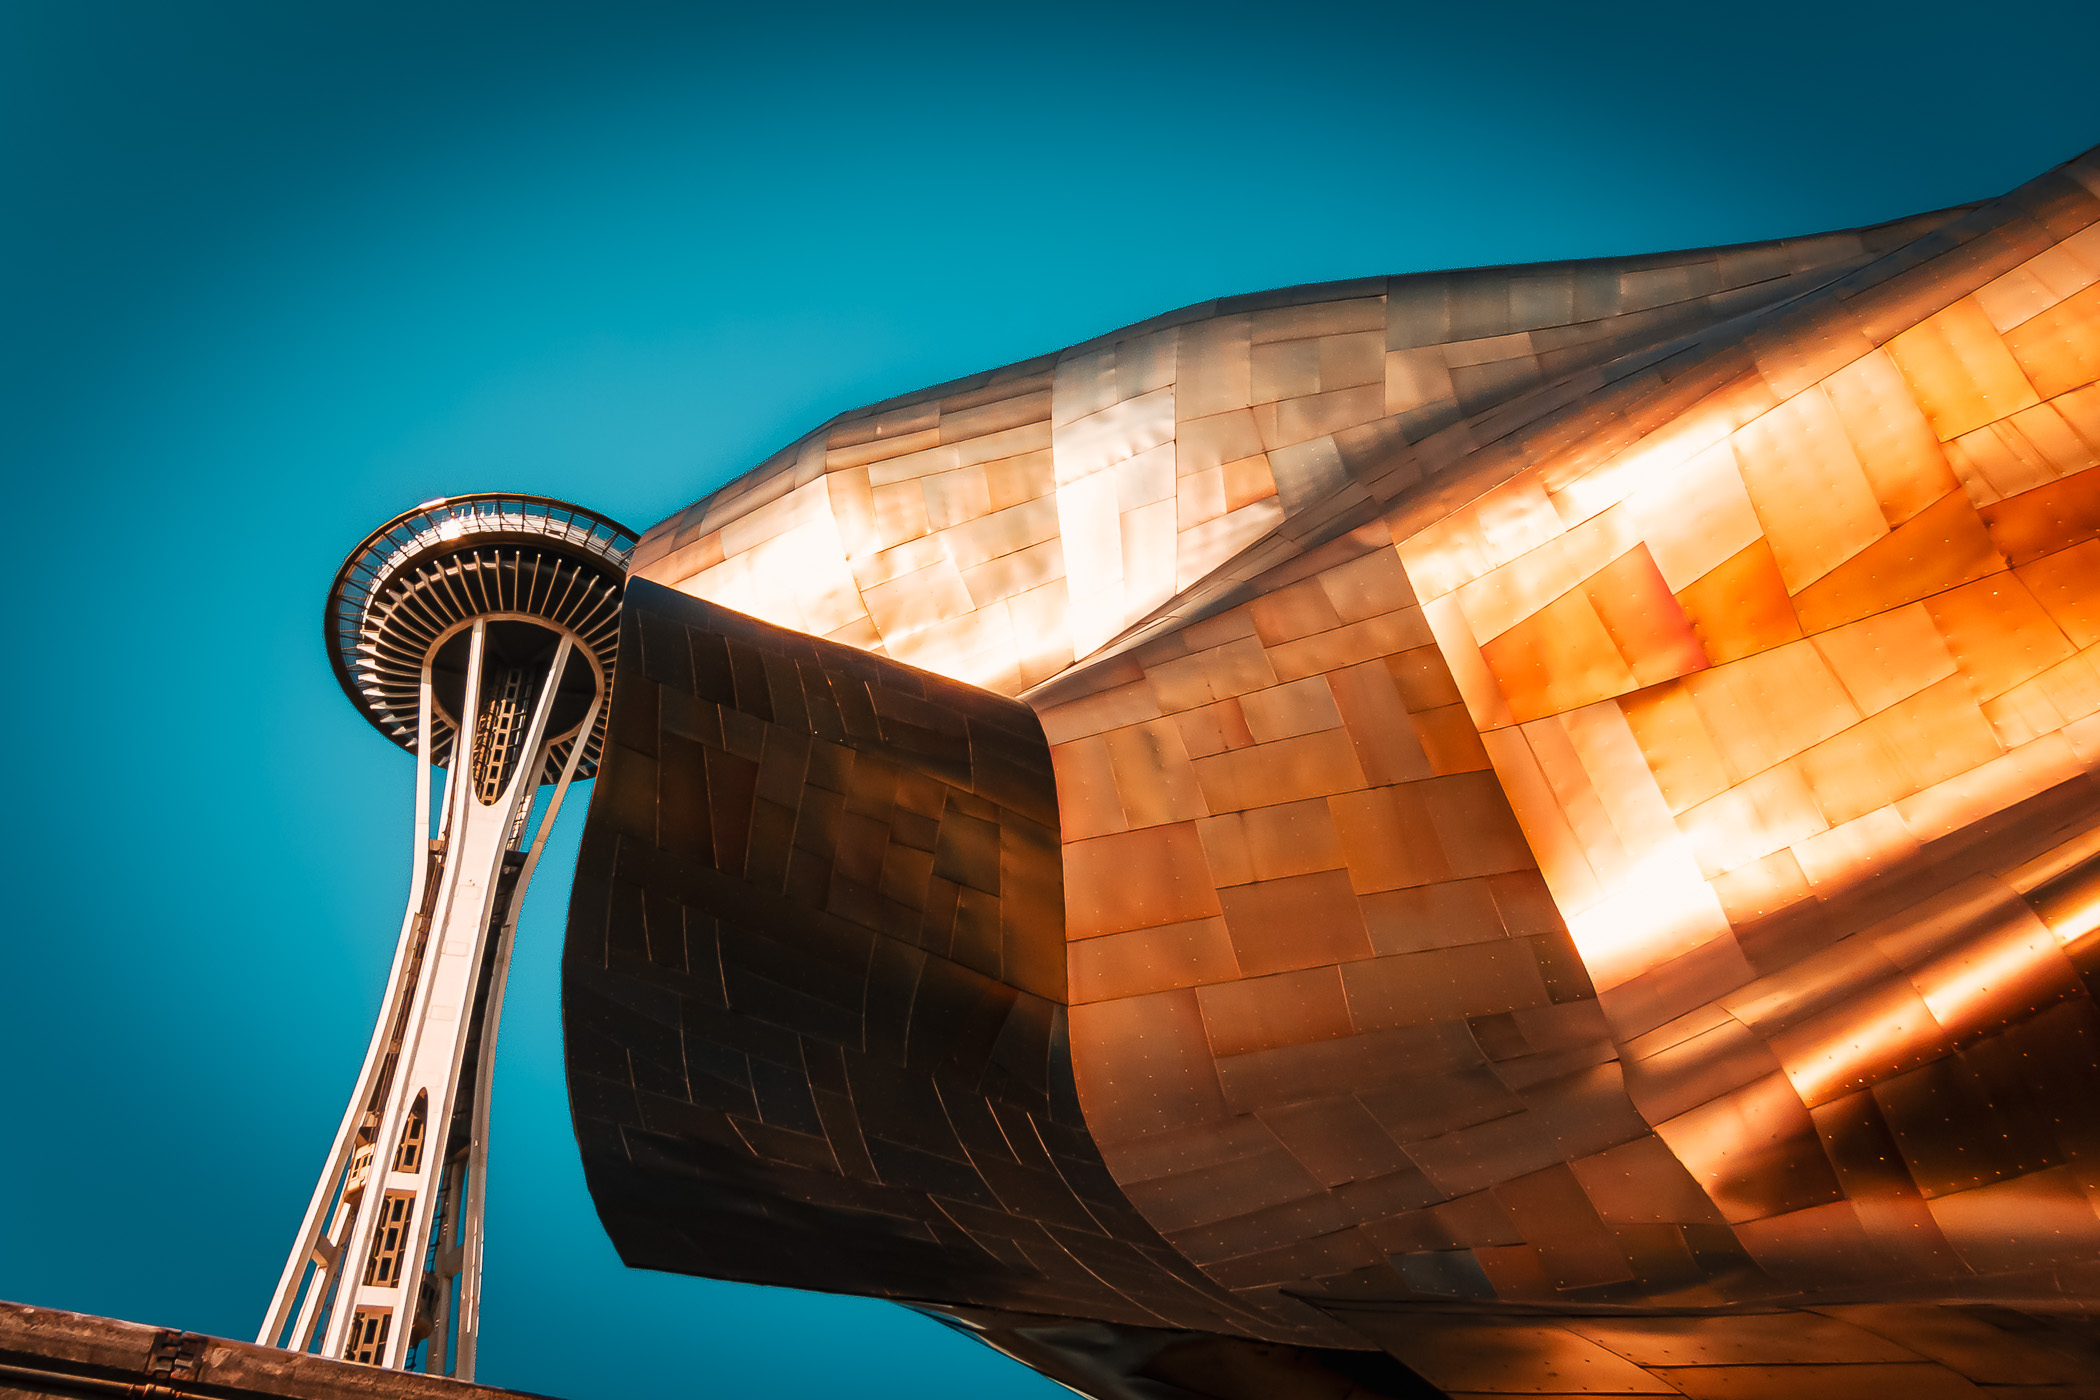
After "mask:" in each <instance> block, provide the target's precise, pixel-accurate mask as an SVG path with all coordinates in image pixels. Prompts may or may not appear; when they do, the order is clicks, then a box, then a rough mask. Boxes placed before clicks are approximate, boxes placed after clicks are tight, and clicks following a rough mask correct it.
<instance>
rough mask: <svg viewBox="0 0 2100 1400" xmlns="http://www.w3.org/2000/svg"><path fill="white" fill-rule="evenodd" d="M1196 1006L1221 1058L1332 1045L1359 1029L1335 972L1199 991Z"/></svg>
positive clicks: (1314, 970) (1261, 979)
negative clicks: (1311, 1044)
mask: <svg viewBox="0 0 2100 1400" xmlns="http://www.w3.org/2000/svg"><path fill="white" fill-rule="evenodd" d="M1196 1002H1197V1005H1199V1006H1200V1007H1201V1008H1202V1009H1203V1025H1204V1030H1205V1032H1206V1033H1207V1034H1208V1035H1209V1037H1210V1047H1211V1052H1212V1053H1213V1054H1215V1055H1219V1056H1225V1055H1241V1054H1245V1053H1246V1052H1248V1051H1250V1050H1266V1049H1273V1048H1274V1047H1276V1046H1280V1045H1300V1044H1304V1043H1306V1042H1308V1041H1315V1040H1333V1039H1336V1038H1338V1037H1341V1036H1345V1035H1348V1034H1350V1033H1351V1032H1352V1031H1354V1030H1355V1029H1356V1028H1355V1026H1353V1025H1352V1024H1351V1023H1350V1019H1349V1006H1348V1002H1347V1001H1346V1000H1345V999H1344V997H1343V995H1342V979H1341V975H1340V972H1339V971H1338V969H1336V968H1334V967H1331V966H1329V967H1315V968H1311V969H1308V970H1305V971H1302V972H1285V973H1277V974H1273V975H1271V976H1267V977H1248V978H1245V979H1243V980H1237V981H1232V982H1223V983H1215V984H1212V985H1210V986H1204V987H1198V988H1197V989H1196Z"/></svg>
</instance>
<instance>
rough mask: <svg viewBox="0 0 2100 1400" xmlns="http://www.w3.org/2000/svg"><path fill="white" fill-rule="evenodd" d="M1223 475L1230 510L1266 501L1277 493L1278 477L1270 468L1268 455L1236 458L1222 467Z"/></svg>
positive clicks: (1226, 504)
mask: <svg viewBox="0 0 2100 1400" xmlns="http://www.w3.org/2000/svg"><path fill="white" fill-rule="evenodd" d="M1221 477H1222V482H1223V487H1224V493H1225V509H1226V510H1228V511H1233V510H1238V509H1239V508H1240V507H1242V506H1251V505H1253V504H1254V503H1255V502H1256V501H1266V500H1268V499H1269V498H1270V497H1271V496H1273V495H1275V494H1276V477H1275V475H1274V474H1273V473H1272V472H1271V471H1270V470H1269V459H1268V457H1267V456H1266V455H1256V456H1253V457H1239V458H1235V459H1234V460H1233V461H1230V462H1227V463H1226V464H1225V465H1224V467H1223V468H1222V469H1221Z"/></svg>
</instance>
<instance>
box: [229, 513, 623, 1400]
mask: <svg viewBox="0 0 2100 1400" xmlns="http://www.w3.org/2000/svg"><path fill="white" fill-rule="evenodd" d="M432 506H439V507H445V509H443V510H439V511H433V510H432V509H431V507H432ZM550 507H554V508H558V512H559V513H558V512H557V510H556V509H553V508H550ZM535 534H537V535H539V536H542V538H538V539H535V538H533V536H534V535H535ZM375 541H376V542H377V544H375ZM632 543H633V541H632V535H631V534H630V533H628V532H625V531H623V530H621V529H619V527H617V526H612V525H611V524H610V522H605V521H603V520H601V519H599V518H598V517H594V516H588V515H587V514H585V513H583V512H581V511H578V510H577V509H576V508H575V507H560V506H559V503H547V502H536V501H535V500H534V498H529V497H528V498H518V497H488V498H464V499H463V500H460V501H454V502H433V503H429V504H428V505H426V506H424V507H419V508H418V510H417V511H416V512H411V513H410V514H409V515H408V516H404V517H402V518H401V519H399V520H397V521H395V522H392V523H391V524H390V525H389V526H388V527H387V528H386V529H385V530H382V531H381V532H379V534H378V535H375V536H374V537H373V539H372V540H368V541H367V542H366V545H365V546H362V547H361V550H362V551H363V552H362V554H355V553H354V554H353V555H352V557H351V562H350V563H348V564H346V565H345V566H344V568H345V575H344V576H347V575H349V574H350V572H351V570H352V568H353V566H355V565H358V564H359V562H360V559H361V558H362V559H363V560H364V561H365V567H366V570H367V575H366V577H365V579H364V581H363V585H362V587H361V588H353V589H351V590H350V591H349V592H350V596H351V599H352V601H353V602H354V603H355V604H356V609H355V612H356V617H355V627H354V629H353V628H351V626H350V624H349V623H347V622H345V623H344V624H343V626H342V627H341V628H339V629H338V630H339V631H343V632H344V633H345V634H346V635H347V634H348V633H349V632H350V631H352V630H354V632H355V640H354V644H352V645H351V646H346V651H349V650H353V649H354V652H355V655H354V656H353V657H352V660H351V661H350V663H349V664H348V665H347V666H345V665H339V667H338V670H339V673H340V674H344V675H346V677H354V678H355V679H356V680H357V681H359V682H360V683H361V684H360V685H359V688H358V689H357V690H354V691H353V692H352V697H353V699H359V700H360V703H361V707H363V708H365V709H366V712H367V714H368V716H369V717H372V718H373V719H374V722H375V723H377V724H380V726H381V728H382V730H384V731H386V732H388V733H389V734H390V735H391V736H392V737H394V738H396V739H397V740H405V739H406V737H407V735H406V734H405V733H404V732H403V731H406V730H407V729H408V725H407V723H406V720H407V718H408V716H409V715H410V714H413V717H414V727H413V735H414V743H413V747H414V752H415V754H416V757H417V769H416V808H415V815H414V821H413V823H412V827H413V832H414V842H415V845H414V852H413V855H414V859H413V863H412V865H411V869H410V882H409V901H408V911H407V914H406V916H405V917H404V919H403V922H402V927H401V933H400V937H399V939H398V941H397V945H396V949H395V954H394V960H393V966H392V969H391V971H390V972H389V975H388V979H387V988H386V994H385V997H384V999H383V1000H382V1002H381V1005H380V1013H379V1018H378V1022H377V1024H376V1025H375V1027H374V1030H373V1036H372V1041H371V1043H370V1046H369V1047H368V1049H367V1052H366V1055H365V1059H364V1063H363V1066H362V1068H361V1070H360V1072H359V1075H358V1079H357V1083H356V1086H355V1088H354V1090H353V1091H352V1094H351V1098H350V1103H349V1105H348V1107H347V1109H346V1111H345V1113H344V1115H343V1118H342V1121H341V1124H340V1126H339V1127H338V1129H337V1131H336V1134H335V1138H334V1141H333V1144H332V1146H331V1148H330V1150H329V1153H328V1156H327V1157H326V1158H325V1159H324V1162H323V1167H322V1172H321V1176H320V1179H319V1181H318V1182H317V1184H316V1186H315V1189H314V1192H313V1195H312V1198H311V1200H310V1202H309V1204H308V1206H307V1210H306V1213H305V1216H304V1218H303V1219H302V1221H301V1224H300V1227H299V1232H298V1234H297V1235H296V1236H295V1237H294V1241H293V1247H292V1251H291V1254H290V1256H289V1257H288V1258H287V1260H286V1262H285V1267H284V1270H283V1272H282V1274H281V1275H280V1277H279V1280H278V1285H277V1289H276V1292H275V1294H274V1296H273V1297H272V1299H271V1302H270V1306H269V1309H268V1311H267V1312H266V1314H265V1316H264V1321H263V1326H262V1329H261V1332H260V1334H259V1336H258V1340H259V1341H261V1342H262V1343H264V1344H265V1345H275V1346H284V1347H288V1348H291V1349H294V1350H300V1351H304V1350H310V1349H314V1348H316V1346H318V1349H319V1350H320V1351H321V1352H322V1353H323V1354H325V1355H330V1356H339V1357H343V1358H345V1359H348V1360H352V1361H361V1362H365V1363H368V1364H372V1365H378V1366H386V1367H393V1368H408V1369H420V1370H423V1371H427V1372H431V1373H434V1374H448V1375H454V1376H458V1377H461V1378H463V1379H471V1377H472V1375H473V1371H474V1360H475V1352H476V1346H477V1342H478V1337H479V1323H480V1268H481V1250H482V1216H483V1211H484V1206H485V1201H486V1177H487V1170H488V1125H489V1102H490V1086H491V1082H492V1079H493V1073H494V1068H495V1047H496V1032H497V1025H498V1021H499V1018H500V1015H501V1011H502V1001H503V989H504V982H505V979H506V974H507V971H508V967H509V962H510V953H511V945H512V942H513V939H514V936H515V932H516V928H517V917H518V911H519V908H520V906H521V902H522V900H523V897H524V894H525V890H526V887H527V886H528V884H529V883H530V881H531V879H532V875H533V872H534V870H535V868H536V867H537V865H538V863H539V857H540V853H541V851H542V850H543V849H544V845H545V837H546V834H547V833H548V832H549V831H550V830H551V828H552V825H553V822H554V820H555V818H556V817H557V816H558V815H559V813H560V810H561V805H562V800H563V798H564V796H565V795H566V794H567V791H568V788H569V786H570V784H571V783H572V782H574V781H575V780H576V778H577V777H578V776H579V774H580V773H584V772H586V771H587V768H588V767H589V766H590V764H591V761H592V759H593V758H594V756H595V752H596V744H597V742H598V737H599V734H600V729H599V724H600V720H601V719H602V717H603V714H604V711H605V706H606V697H607V694H608V692H609V689H610V680H611V674H610V671H611V666H610V663H611V660H612V648H613V645H614V644H615V642H616V639H617V618H618V604H619V592H620V585H621V583H622V582H623V581H624V580H623V568H622V566H624V563H625V550H628V549H631V548H632ZM623 546H624V548H623ZM344 576H339V578H338V588H337V591H336V593H335V594H332V595H331V604H330V608H331V619H332V620H337V621H340V620H342V619H343V618H347V617H348V616H349V614H350V610H349V609H345V608H343V607H341V606H339V605H338V597H339V595H343V594H344V592H345V589H344V585H343V577H344ZM345 689H346V690H349V689H351V684H350V680H349V679H346V681H345ZM410 697H413V708H412V710H411V709H410V705H409V701H410ZM404 746H406V744H405V743H404ZM439 766H445V767H447V769H448V774H447V778H446V781H445V783H444V785H443V792H442V796H441V798H440V803H439V805H440V811H439V812H438V815H437V818H436V822H435V831H434V832H433V830H432V825H433V823H432V817H431V810H432V793H433V788H434V786H435V785H434V784H433V782H432V774H433V772H434V770H435V769H436V768H437V767H439ZM543 793H544V801H542V800H541V798H542V794H543Z"/></svg>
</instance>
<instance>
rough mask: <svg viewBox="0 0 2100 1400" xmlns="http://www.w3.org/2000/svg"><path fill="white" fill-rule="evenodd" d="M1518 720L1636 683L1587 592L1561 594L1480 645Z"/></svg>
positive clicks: (1618, 691)
mask: <svg viewBox="0 0 2100 1400" xmlns="http://www.w3.org/2000/svg"><path fill="white" fill-rule="evenodd" d="M1480 654H1481V657H1482V658H1483V659H1484V660H1485V661H1486V662H1487V666H1488V670H1489V671H1490V672H1491V673H1492V674H1493V675H1494V678H1495V681H1496V683H1497V685H1498V686H1499V687H1500V689H1501V692H1502V694H1503V695H1504V696H1505V697H1507V700H1508V704H1509V711H1510V714H1511V715H1513V716H1514V717H1515V718H1516V719H1517V721H1518V722H1520V723H1521V722H1523V721H1525V720H1532V719H1538V718H1540V717H1542V716H1545V715H1553V714H1559V713H1560V712H1561V711H1563V710H1572V709H1575V708H1577V707H1579V706H1582V705H1587V704H1590V703H1592V702H1594V701H1597V700H1606V699H1609V698H1611V697H1612V696H1614V695H1623V694H1625V693H1626V692H1627V691H1629V690H1633V689H1635V688H1637V686H1638V684H1639V682H1638V681H1637V680H1636V679H1635V678H1634V674H1633V670H1632V668H1631V667H1629V666H1628V665H1627V664H1626V660H1625V658H1624V657H1623V656H1621V655H1620V654H1619V649H1618V647H1617V646H1616V645H1614V644H1613V642H1612V637H1611V633H1610V632H1608V631H1606V630H1605V626H1604V622H1603V620H1602V619H1601V618H1599V617H1598V616H1597V609H1596V607H1595V606H1594V605H1593V604H1592V603H1591V602H1590V600H1589V597H1588V595H1587V594H1586V593H1584V592H1582V591H1580V590H1575V591H1571V592H1568V593H1564V594H1562V595H1561V596H1560V597H1559V598H1557V599H1555V600H1554V601H1553V602H1551V603H1549V604H1547V605H1546V606H1545V607H1544V608H1541V609H1540V610H1539V611H1538V612H1536V613H1533V614H1532V615H1531V616H1530V617H1529V618H1526V619H1525V620H1524V621H1522V622H1520V623H1518V624H1517V625H1516V626H1514V627H1512V628H1510V629H1509V630H1508V631H1506V632H1504V633H1503V634H1502V635H1501V636H1499V637H1497V638H1495V639H1494V640H1493V641H1491V642H1488V643H1487V644H1486V645H1485V646H1483V647H1481V648H1480Z"/></svg>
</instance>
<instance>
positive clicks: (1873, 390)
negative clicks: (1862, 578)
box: [1823, 350, 1956, 526]
mask: <svg viewBox="0 0 2100 1400" xmlns="http://www.w3.org/2000/svg"><path fill="white" fill-rule="evenodd" d="M1823 393H1824V394H1826V395H1828V396H1829V399H1830V402H1831V406H1832V407H1834V408H1835V409H1836V410H1837V416H1838V421H1839V423H1840V424H1842V425H1843V427H1844V431H1845V436H1846V438H1848V439H1849V440H1850V441H1851V443H1852V448H1853V451H1854V453H1855V454H1857V456H1858V458H1859V466H1860V470H1861V471H1862V472H1864V473H1865V474H1866V478H1867V484H1868V485H1869V486H1871V487H1872V488H1873V491H1874V498H1875V499H1876V500H1877V501H1879V502H1880V503H1881V513H1882V516H1883V518H1884V519H1886V520H1887V521H1888V523H1889V524H1890V525H1892V526H1894V525H1901V524H1902V523H1903V522H1904V521H1906V520H1908V519H1910V518H1911V517H1912V516H1913V515H1916V514H1917V513H1918V512H1919V511H1921V510H1923V509H1924V508H1925V507H1926V506H1928V505H1931V504H1932V503H1933V502H1934V501H1936V500H1938V499H1939V498H1940V497H1942V496H1944V495H1946V494H1947V493H1948V492H1949V491H1952V490H1953V489H1954V488H1955V485H1956V482H1955V480H1954V473H1953V471H1952V470H1951V469H1950V468H1949V467H1948V466H1947V457H1946V454H1945V453H1943V452H1942V451H1941V450H1940V444H1939V441H1938V439H1937V438H1936V437H1935V436H1934V435H1933V431H1932V424H1931V423H1930V422H1929V421H1927V419H1926V417H1925V415H1924V413H1923V411H1921V410H1920V409H1919V407H1918V404H1917V400H1916V399H1914V398H1912V397H1911V392H1910V386H1909V385H1908V384H1907V383H1906V382H1905V381H1904V379H1903V375H1902V372H1901V371H1900V370H1898V369H1897V368H1896V362H1895V361H1894V360H1893V359H1891V358H1890V357H1889V354H1888V352H1887V351H1885V350H1877V351H1875V352H1874V353H1873V354H1871V355H1867V356H1863V357H1862V358H1860V359H1858V360H1855V361H1853V362H1852V363H1851V364H1849V365H1847V366H1845V367H1844V368H1843V369H1841V370H1839V371H1838V372H1837V373H1835V374H1833V375H1831V376H1830V377H1829V378H1828V379H1826V380H1824V381H1823Z"/></svg>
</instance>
